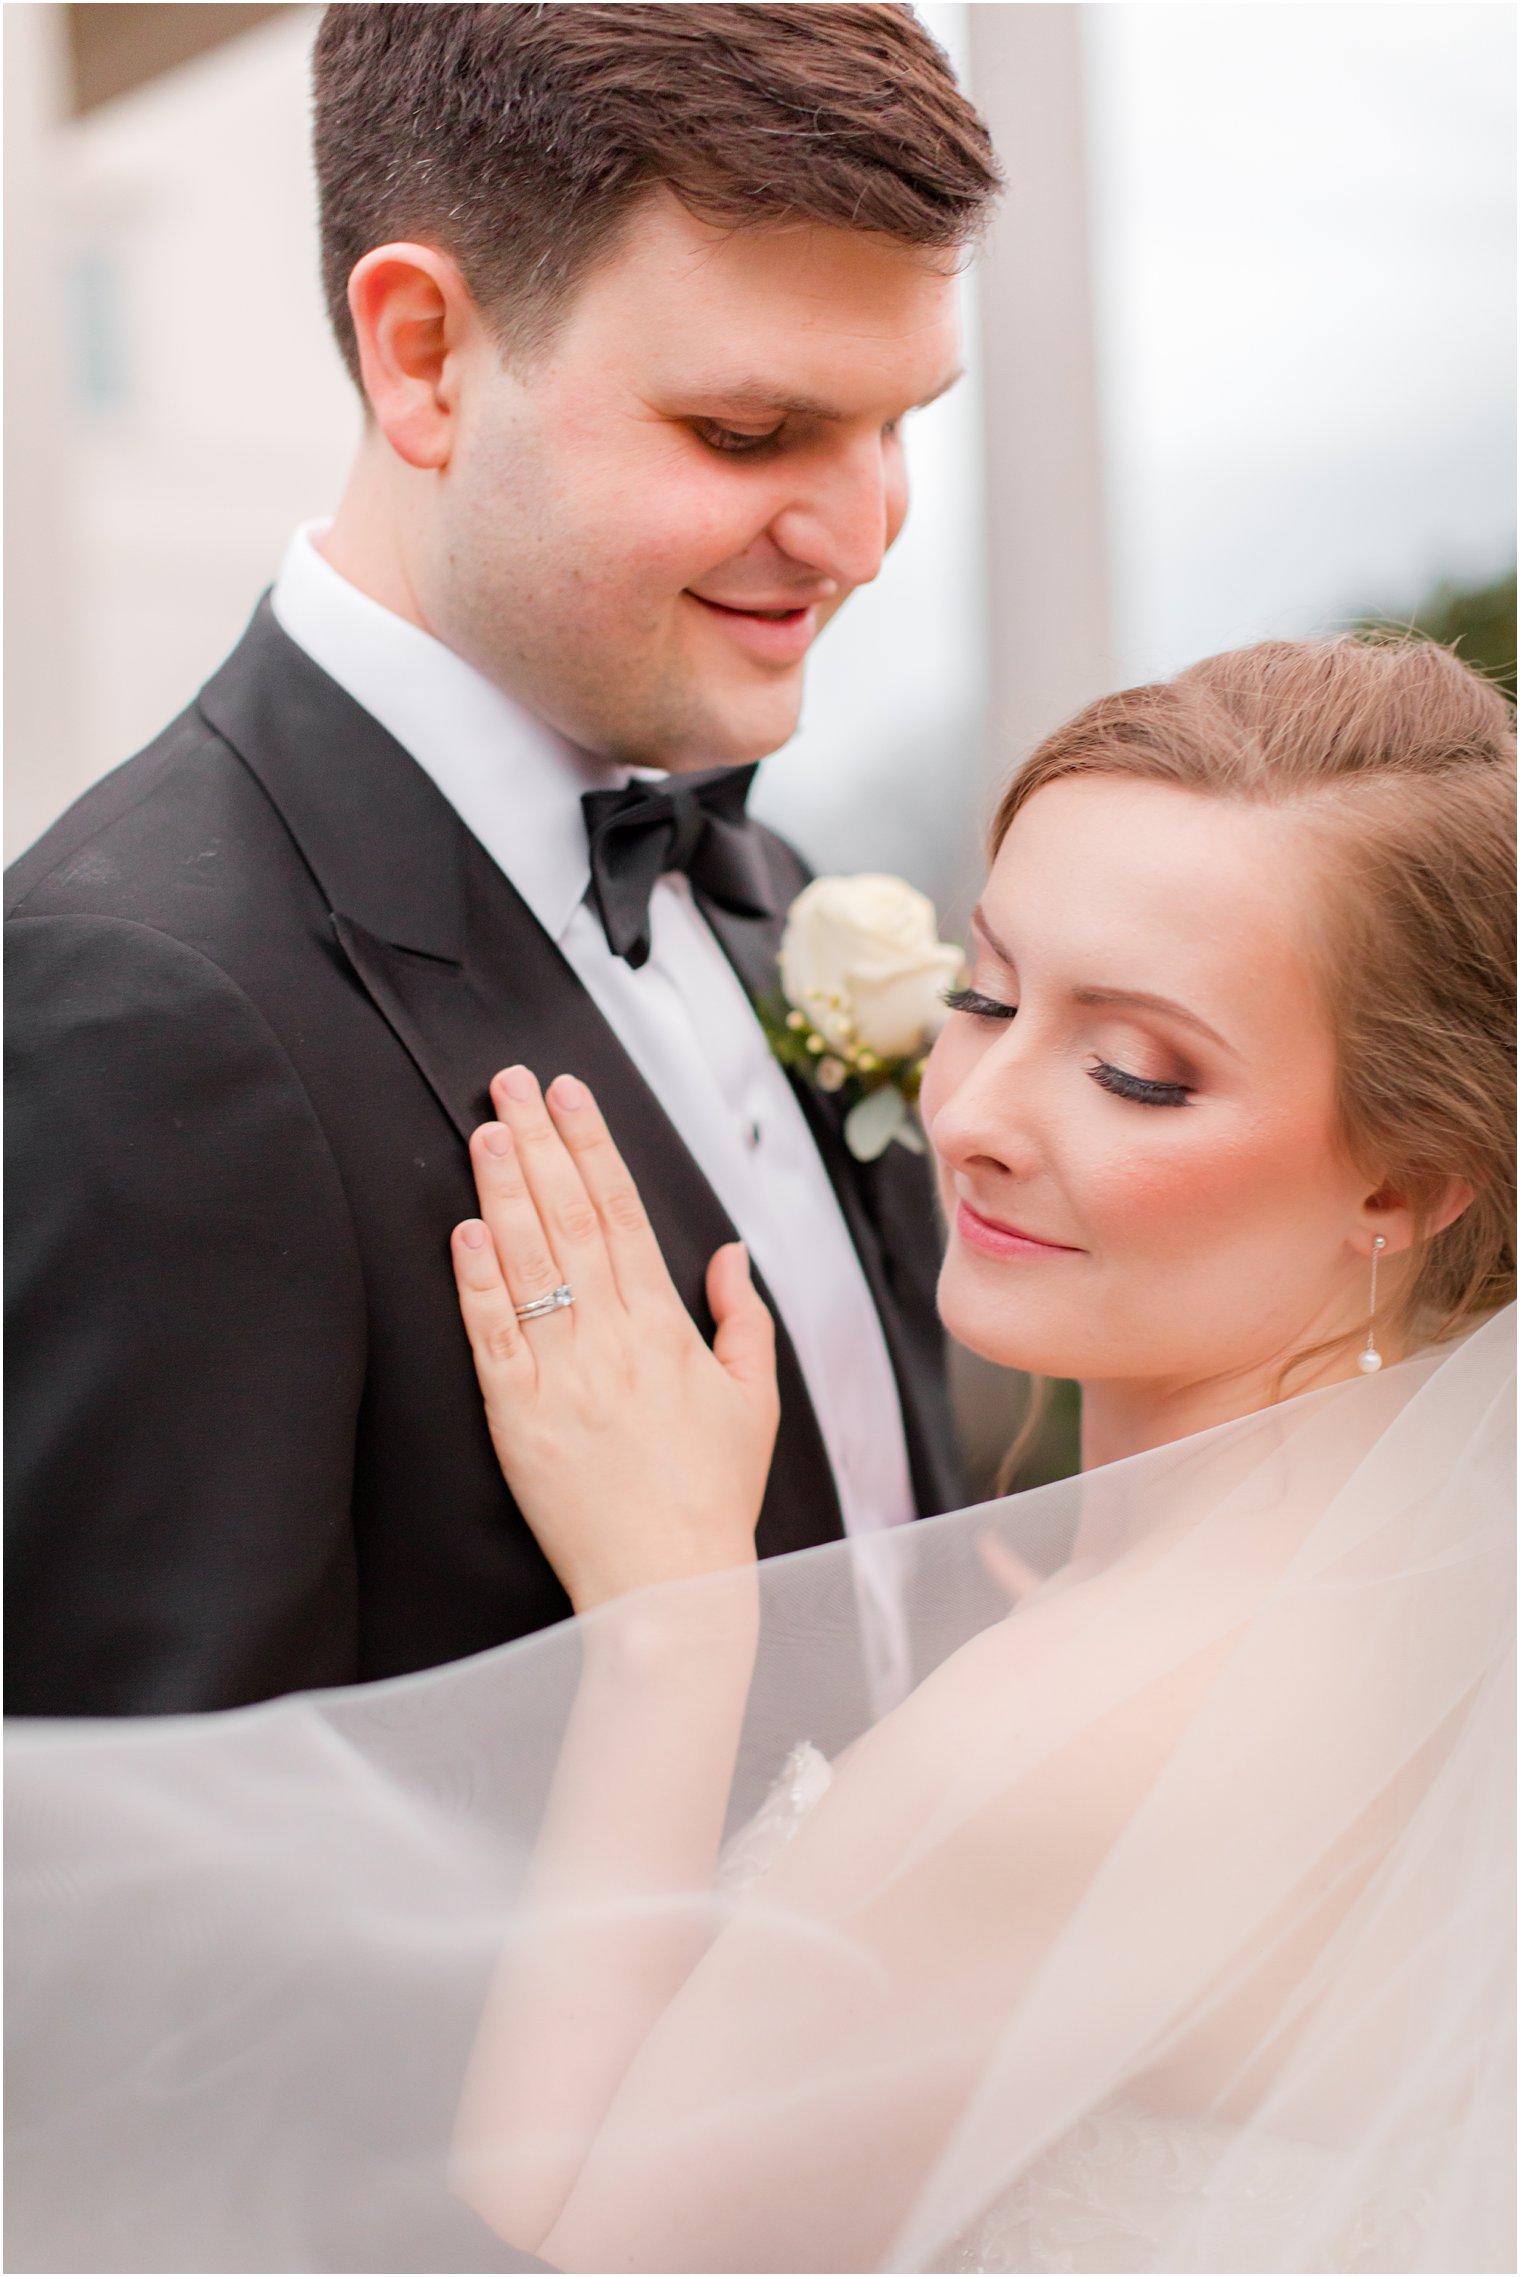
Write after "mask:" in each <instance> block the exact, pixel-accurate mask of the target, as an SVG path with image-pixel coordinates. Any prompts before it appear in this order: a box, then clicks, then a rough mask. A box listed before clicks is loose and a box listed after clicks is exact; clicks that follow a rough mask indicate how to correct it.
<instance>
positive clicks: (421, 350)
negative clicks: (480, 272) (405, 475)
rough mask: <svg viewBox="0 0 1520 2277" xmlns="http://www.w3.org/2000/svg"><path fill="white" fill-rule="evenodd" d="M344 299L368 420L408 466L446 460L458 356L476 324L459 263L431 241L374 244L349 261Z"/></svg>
mask: <svg viewBox="0 0 1520 2277" xmlns="http://www.w3.org/2000/svg"><path fill="white" fill-rule="evenodd" d="M348 306H349V313H350V314H351V315H352V317H353V320H354V332H355V335H356V337H357V340H358V345H359V369H360V374H361V377H362V379H363V382H364V393H365V396H366V398H367V399H368V402H369V408H370V412H371V415H372V417H373V418H374V421H375V424H376V425H377V426H378V427H379V429H380V432H381V433H382V434H383V435H384V437H385V439H386V441H387V442H388V443H389V444H390V446H391V449H392V450H393V451H394V452H395V453H396V456H397V457H398V458H399V459H402V460H403V461H404V462H405V463H406V465H407V466H411V467H419V468H422V469H425V470H430V471H433V472H437V471H439V470H440V469H442V468H443V467H446V466H447V465H448V463H449V458H450V455H451V453H452V450H453V445H454V431H455V421H456V418H457V415H458V411H459V394H460V385H461V379H462V375H463V369H464V363H465V360H466V357H467V355H468V354H469V352H470V351H471V350H472V349H475V348H478V346H479V343H480V332H481V325H480V316H479V312H478V311H477V309H476V306H475V303H474V301H473V299H472V298H471V296H470V292H469V289H468V287H467V286H466V284H465V282H464V279H463V278H462V277H461V276H460V274H459V271H458V269H457V268H456V267H455V265H454V263H453V262H452V261H451V260H450V259H449V257H448V255H447V254H446V253H440V252H438V251H436V249H435V248H434V247H433V246H431V245H377V246H376V247H375V248H374V249H373V251H372V252H369V253H366V254H365V256H364V258H363V260H362V261H359V262H357V263H356V264H355V266H354V269H353V271H352V274H351V275H350V277H349V280H348Z"/></svg>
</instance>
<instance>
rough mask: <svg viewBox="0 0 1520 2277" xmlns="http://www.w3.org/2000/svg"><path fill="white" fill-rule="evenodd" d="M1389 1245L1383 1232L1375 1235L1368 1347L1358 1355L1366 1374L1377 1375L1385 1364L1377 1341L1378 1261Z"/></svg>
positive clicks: (1368, 1310) (1369, 1303)
mask: <svg viewBox="0 0 1520 2277" xmlns="http://www.w3.org/2000/svg"><path fill="white" fill-rule="evenodd" d="M1387 1247H1388V1244H1387V1242H1386V1241H1385V1240H1384V1239H1383V1237H1382V1235H1381V1234H1378V1235H1376V1236H1375V1237H1374V1240H1373V1244H1372V1295H1371V1298H1370V1299H1369V1301H1368V1305H1367V1349H1366V1351H1365V1352H1358V1354H1357V1356H1356V1364H1357V1366H1358V1367H1359V1368H1360V1369H1361V1371H1362V1374H1363V1375H1364V1376H1375V1375H1376V1374H1377V1372H1378V1370H1379V1368H1380V1367H1381V1366H1382V1365H1383V1355H1382V1353H1381V1352H1380V1351H1379V1350H1378V1348H1377V1344H1376V1342H1375V1338H1376V1336H1377V1261H1378V1258H1379V1257H1380V1256H1381V1254H1382V1252H1383V1251H1384V1250H1385V1249H1386V1248H1387Z"/></svg>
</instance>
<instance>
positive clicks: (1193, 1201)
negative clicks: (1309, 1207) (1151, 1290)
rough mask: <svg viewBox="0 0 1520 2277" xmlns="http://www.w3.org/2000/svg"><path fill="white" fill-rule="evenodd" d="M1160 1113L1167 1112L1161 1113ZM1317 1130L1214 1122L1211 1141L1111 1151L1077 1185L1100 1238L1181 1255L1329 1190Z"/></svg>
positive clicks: (1133, 1247)
mask: <svg viewBox="0 0 1520 2277" xmlns="http://www.w3.org/2000/svg"><path fill="white" fill-rule="evenodd" d="M1154 1112H1155V1114H1156V1115H1157V1116H1158V1117H1159V1116H1160V1115H1162V1114H1165V1113H1168V1112H1170V1110H1168V1109H1164V1108H1157V1109H1155V1110H1154ZM1179 1112H1182V1113H1186V1112H1187V1110H1185V1109H1184V1110H1180V1111H1179ZM1319 1140H1320V1134H1319V1133H1318V1132H1310V1131H1306V1130H1303V1129H1300V1128H1294V1129H1288V1128H1283V1127H1280V1128H1263V1127H1262V1126H1261V1125H1259V1124H1258V1125H1251V1126H1247V1127H1244V1128H1241V1127H1238V1126H1237V1127H1235V1128H1231V1127H1229V1126H1228V1125H1223V1124H1221V1125H1216V1126H1214V1127H1213V1128H1212V1129H1211V1130H1210V1132H1209V1134H1208V1136H1207V1138H1206V1139H1205V1138H1203V1137H1202V1136H1201V1135H1200V1136H1193V1137H1190V1138H1189V1140H1188V1141H1187V1143H1179V1144H1174V1145H1159V1144H1158V1145H1153V1146H1149V1147H1136V1148H1134V1149H1133V1150H1130V1151H1127V1152H1125V1153H1123V1154H1113V1153H1110V1154H1107V1155H1106V1156H1105V1158H1104V1159H1103V1161H1102V1162H1094V1163H1092V1164H1091V1165H1090V1166H1089V1169H1088V1171H1087V1174H1086V1176H1085V1177H1083V1178H1081V1179H1080V1180H1079V1181H1078V1184H1079V1188H1080V1191H1081V1193H1082V1198H1083V1212H1084V1217H1085V1219H1086V1221H1087V1222H1088V1224H1089V1225H1090V1226H1091V1227H1092V1229H1093V1232H1094V1234H1095V1235H1096V1236H1097V1238H1098V1239H1099V1241H1104V1240H1105V1237H1106V1240H1107V1241H1108V1242H1112V1244H1113V1245H1114V1247H1115V1248H1123V1249H1126V1250H1130V1251H1139V1252H1144V1251H1150V1252H1153V1253H1156V1254H1158V1255H1177V1254H1180V1253H1186V1252H1193V1251H1196V1250H1198V1249H1200V1248H1202V1247H1206V1246H1207V1245H1208V1244H1209V1243H1210V1242H1212V1241H1214V1240H1216V1239H1218V1238H1220V1237H1225V1238H1226V1239H1228V1237H1229V1236H1230V1235H1232V1234H1236V1235H1238V1234H1239V1233H1240V1232H1241V1231H1242V1230H1243V1229H1244V1228H1245V1227H1246V1226H1247V1225H1248V1224H1251V1223H1255V1222H1260V1221H1262V1220H1263V1219H1269V1218H1270V1217H1271V1216H1272V1215H1273V1214H1274V1213H1276V1212H1278V1211H1280V1210H1281V1211H1292V1210H1295V1209H1296V1208H1297V1207H1298V1206H1299V1204H1300V1202H1301V1201H1302V1199H1303V1198H1304V1197H1305V1195H1306V1190H1307V1191H1309V1192H1314V1191H1317V1190H1318V1188H1319V1187H1320V1186H1321V1185H1322V1184H1323V1178H1324V1168H1323V1165H1324V1154H1323V1151H1322V1145H1321V1144H1320V1143H1317V1142H1318V1141H1319Z"/></svg>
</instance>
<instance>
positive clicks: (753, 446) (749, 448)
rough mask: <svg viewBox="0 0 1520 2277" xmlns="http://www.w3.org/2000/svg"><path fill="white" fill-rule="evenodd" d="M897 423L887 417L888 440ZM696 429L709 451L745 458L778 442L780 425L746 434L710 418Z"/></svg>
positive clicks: (892, 439)
mask: <svg viewBox="0 0 1520 2277" xmlns="http://www.w3.org/2000/svg"><path fill="white" fill-rule="evenodd" d="M899 424H900V422H899V421H898V420H896V419H889V420H888V421H887V424H886V425H885V427H883V429H882V434H883V436H884V437H885V439H886V440H887V441H888V442H895V441H896V439H897V430H898V426H899ZM696 431H697V434H698V436H699V437H700V439H701V440H702V441H703V442H704V443H705V444H706V445H707V447H708V449H709V450H710V451H717V452H718V453H719V455H720V456H721V457H723V458H731V459H742V458H747V457H748V456H749V455H750V454H751V453H752V452H754V451H761V450H763V449H764V448H765V446H766V444H767V443H775V442H779V440H780V438H781V432H782V430H781V428H780V427H772V428H769V429H768V430H767V432H766V433H765V434H763V435H746V434H745V433H744V431H743V429H742V428H738V427H720V426H717V425H715V424H714V423H713V422H712V421H710V420H698V421H697V423H696Z"/></svg>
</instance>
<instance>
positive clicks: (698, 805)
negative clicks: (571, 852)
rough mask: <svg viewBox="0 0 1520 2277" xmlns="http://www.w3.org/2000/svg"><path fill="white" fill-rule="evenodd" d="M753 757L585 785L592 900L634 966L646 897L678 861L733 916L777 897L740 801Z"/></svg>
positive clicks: (768, 907)
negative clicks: (689, 771)
mask: <svg viewBox="0 0 1520 2277" xmlns="http://www.w3.org/2000/svg"><path fill="white" fill-rule="evenodd" d="M754 776H755V770H754V768H753V767H715V768H713V769H712V770H711V772H710V773H708V774H705V775H669V776H667V777H666V778H665V779H664V781H662V782H658V783H630V784H629V785H628V788H627V789H626V790H623V791H585V792H583V793H582V795H581V806H582V808H583V810H584V812H585V816H586V836H587V838H588V840H589V841H590V846H591V894H590V899H591V906H592V907H593V909H594V910H595V911H596V913H597V915H598V917H600V919H601V921H602V925H603V928H604V930H605V932H606V935H607V945H608V947H609V948H610V949H611V950H612V953H613V955H614V956H618V957H623V958H626V960H627V962H628V963H629V964H630V965H632V966H633V967H634V969H635V970H637V969H638V967H639V966H640V965H642V964H643V963H644V962H645V961H646V959H647V958H648V955H649V897H650V895H651V894H652V893H653V892H654V889H655V885H656V883H657V882H658V880H659V879H660V878H662V877H663V876H664V875H665V874H666V872H667V871H669V870H684V871H685V872H686V875H687V876H688V877H689V878H690V880H691V882H692V884H693V886H695V887H696V888H697V890H698V892H700V893H703V894H705V895H706V896H707V898H708V899H709V900H710V901H715V902H716V903H717V904H718V906H719V908H720V909H731V910H733V911H734V913H735V914H736V915H737V916H740V917H769V916H771V915H772V914H773V913H774V911H775V907H776V903H775V899H774V896H773V895H772V893H771V888H770V880H769V878H768V877H767V875H766V869H765V862H764V859H763V857H762V855H761V852H760V846H759V842H758V839H757V836H756V833H755V828H754V825H753V823H751V822H750V820H749V819H748V817H747V816H746V814H745V812H744V801H745V799H746V798H747V797H748V795H749V786H750V784H751V783H752V782H753V780H754Z"/></svg>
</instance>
